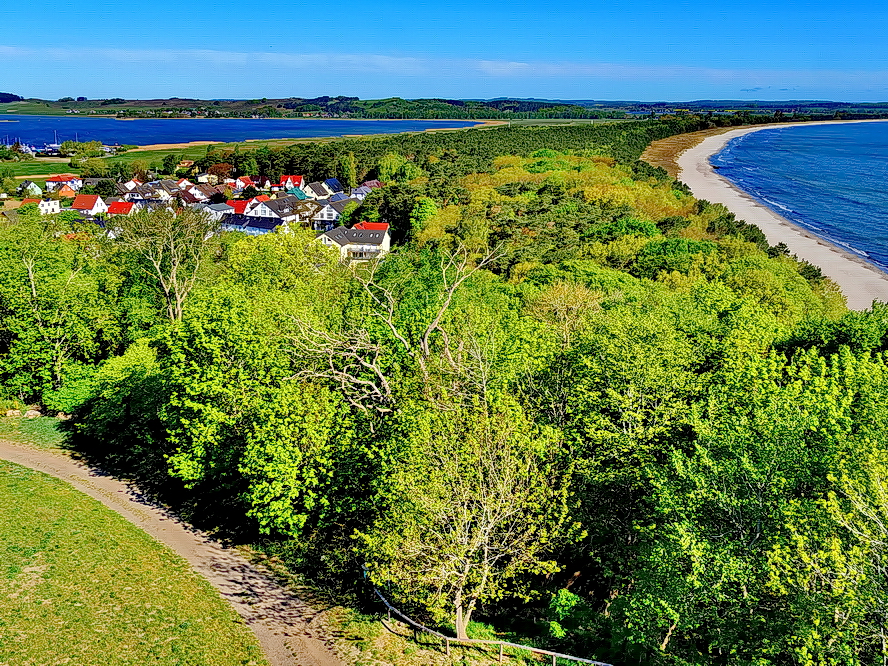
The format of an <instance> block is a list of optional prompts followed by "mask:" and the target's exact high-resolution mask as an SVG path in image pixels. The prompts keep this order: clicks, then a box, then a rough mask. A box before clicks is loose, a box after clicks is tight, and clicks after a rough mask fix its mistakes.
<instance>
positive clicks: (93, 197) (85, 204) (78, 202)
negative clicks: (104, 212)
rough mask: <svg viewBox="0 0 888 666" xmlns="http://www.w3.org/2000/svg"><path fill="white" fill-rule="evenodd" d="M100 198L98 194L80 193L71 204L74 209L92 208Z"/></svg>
mask: <svg viewBox="0 0 888 666" xmlns="http://www.w3.org/2000/svg"><path fill="white" fill-rule="evenodd" d="M98 200H99V195H98V194H78V195H77V197H75V199H74V203H72V204H71V208H73V209H74V210H92V209H93V207H94V206H95V205H96V202H97V201H98Z"/></svg>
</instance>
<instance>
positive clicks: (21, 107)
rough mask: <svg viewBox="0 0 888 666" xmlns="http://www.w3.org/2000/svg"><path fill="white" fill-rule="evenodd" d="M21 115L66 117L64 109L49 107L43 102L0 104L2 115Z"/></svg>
mask: <svg viewBox="0 0 888 666" xmlns="http://www.w3.org/2000/svg"><path fill="white" fill-rule="evenodd" d="M2 113H20V114H22V115H38V116H64V115H65V114H66V113H67V112H66V111H65V110H64V109H60V108H54V107H51V106H47V105H46V104H43V103H41V102H9V103H7V104H0V114H2Z"/></svg>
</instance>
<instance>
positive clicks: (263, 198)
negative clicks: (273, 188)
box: [253, 194, 271, 201]
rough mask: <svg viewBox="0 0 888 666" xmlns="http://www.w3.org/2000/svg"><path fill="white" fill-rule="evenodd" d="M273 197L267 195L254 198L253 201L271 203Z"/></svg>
mask: <svg viewBox="0 0 888 666" xmlns="http://www.w3.org/2000/svg"><path fill="white" fill-rule="evenodd" d="M270 200H271V197H270V196H268V195H267V194H260V195H259V196H258V197H253V201H270Z"/></svg>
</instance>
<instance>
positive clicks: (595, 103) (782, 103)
mask: <svg viewBox="0 0 888 666" xmlns="http://www.w3.org/2000/svg"><path fill="white" fill-rule="evenodd" d="M505 99H507V98H504V97H497V98H492V99H486V100H474V101H478V102H482V103H486V104H497V103H499V102H500V101H502V100H505ZM517 101H520V102H528V103H534V104H551V105H557V104H567V105H572V106H580V107H583V108H590V109H595V108H601V109H618V110H622V111H626V112H630V113H631V112H651V111H653V112H655V113H669V112H672V111H678V110H680V111H690V112H694V113H700V112H703V113H707V112H709V111H717V112H724V111H736V110H742V109H749V110H752V109H755V110H759V111H778V110H779V111H784V112H792V111H796V112H798V113H833V112H835V111H840V112H849V113H865V112H868V111H869V112H884V111H888V102H834V101H829V100H810V99H809V100H799V99H788V100H776V101H770V100H769V101H765V100H748V99H746V100H738V99H699V100H691V101H647V102H645V101H640V100H595V99H542V98H536V97H530V98H521V99H520V100H517Z"/></svg>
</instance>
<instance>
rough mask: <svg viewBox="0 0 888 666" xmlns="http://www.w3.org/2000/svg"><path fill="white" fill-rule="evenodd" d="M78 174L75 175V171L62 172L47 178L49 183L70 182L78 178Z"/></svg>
mask: <svg viewBox="0 0 888 666" xmlns="http://www.w3.org/2000/svg"><path fill="white" fill-rule="evenodd" d="M78 179H79V178H78V176H75V175H74V174H73V173H60V174H59V175H58V176H53V177H52V178H47V179H46V182H47V183H69V182H71V181H72V180H78Z"/></svg>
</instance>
